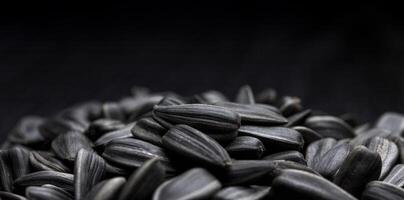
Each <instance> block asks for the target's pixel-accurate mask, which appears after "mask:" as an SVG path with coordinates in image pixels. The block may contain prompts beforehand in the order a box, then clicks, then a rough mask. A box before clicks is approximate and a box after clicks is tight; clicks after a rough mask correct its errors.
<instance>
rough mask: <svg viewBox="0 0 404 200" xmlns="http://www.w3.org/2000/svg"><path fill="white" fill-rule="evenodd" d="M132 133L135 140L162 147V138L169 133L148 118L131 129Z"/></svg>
mask: <svg viewBox="0 0 404 200" xmlns="http://www.w3.org/2000/svg"><path fill="white" fill-rule="evenodd" d="M131 132H132V134H133V137H134V138H137V139H140V140H143V141H146V142H150V143H152V144H154V145H157V146H161V145H162V142H161V138H162V137H163V135H164V134H165V133H166V132H167V129H166V128H164V127H163V126H161V125H160V124H159V123H158V122H156V121H155V120H154V119H153V118H151V117H148V118H143V119H141V120H139V121H137V122H136V124H135V125H134V126H133V128H132V129H131Z"/></svg>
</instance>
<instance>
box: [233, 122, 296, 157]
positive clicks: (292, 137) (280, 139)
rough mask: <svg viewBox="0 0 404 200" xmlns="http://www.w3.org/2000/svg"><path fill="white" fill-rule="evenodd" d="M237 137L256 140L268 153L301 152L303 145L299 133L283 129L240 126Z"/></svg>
mask: <svg viewBox="0 0 404 200" xmlns="http://www.w3.org/2000/svg"><path fill="white" fill-rule="evenodd" d="M239 135H241V136H251V137H255V138H258V139H259V140H261V141H262V142H263V143H264V145H265V147H266V148H267V150H269V151H278V152H279V151H285V150H301V149H303V145H304V140H303V137H302V135H301V134H300V133H299V132H297V131H295V130H293V129H290V128H284V127H260V126H241V127H240V129H239Z"/></svg>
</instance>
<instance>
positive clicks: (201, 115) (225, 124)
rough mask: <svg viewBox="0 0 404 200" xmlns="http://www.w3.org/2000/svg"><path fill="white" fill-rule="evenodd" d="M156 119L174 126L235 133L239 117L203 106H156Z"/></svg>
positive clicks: (217, 108)
mask: <svg viewBox="0 0 404 200" xmlns="http://www.w3.org/2000/svg"><path fill="white" fill-rule="evenodd" d="M153 112H154V114H155V116H156V117H158V118H161V119H163V120H166V121H168V122H170V123H174V124H187V125H190V126H193V127H195V128H200V129H203V130H205V129H206V130H218V131H236V130H237V129H238V128H239V127H240V116H239V115H238V114H237V113H235V112H233V111H231V110H229V109H226V108H222V107H219V106H213V105H205V104H183V105H174V106H157V107H156V108H155V109H154V111H153Z"/></svg>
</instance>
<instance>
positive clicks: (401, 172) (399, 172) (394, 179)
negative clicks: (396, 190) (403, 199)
mask: <svg viewBox="0 0 404 200" xmlns="http://www.w3.org/2000/svg"><path fill="white" fill-rule="evenodd" d="M383 182H386V183H390V184H393V185H396V186H398V187H403V186H404V164H398V165H396V166H394V167H393V169H391V171H390V173H389V174H388V175H387V176H386V178H384V179H383Z"/></svg>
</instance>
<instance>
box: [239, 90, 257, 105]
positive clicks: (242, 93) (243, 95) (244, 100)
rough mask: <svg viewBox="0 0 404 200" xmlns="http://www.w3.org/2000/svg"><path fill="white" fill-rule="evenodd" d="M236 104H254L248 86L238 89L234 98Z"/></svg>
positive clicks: (252, 95) (251, 92)
mask: <svg viewBox="0 0 404 200" xmlns="http://www.w3.org/2000/svg"><path fill="white" fill-rule="evenodd" d="M236 102H237V103H241V104H255V98H254V93H253V91H252V89H251V87H250V86H249V85H244V86H242V87H241V88H240V90H239V91H238V93H237V96H236Z"/></svg>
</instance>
